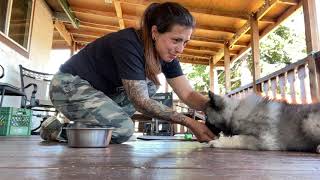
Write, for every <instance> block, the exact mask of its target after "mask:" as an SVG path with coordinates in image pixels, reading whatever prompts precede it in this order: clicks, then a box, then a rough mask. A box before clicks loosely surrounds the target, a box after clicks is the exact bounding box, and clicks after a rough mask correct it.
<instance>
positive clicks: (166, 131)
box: [144, 92, 174, 136]
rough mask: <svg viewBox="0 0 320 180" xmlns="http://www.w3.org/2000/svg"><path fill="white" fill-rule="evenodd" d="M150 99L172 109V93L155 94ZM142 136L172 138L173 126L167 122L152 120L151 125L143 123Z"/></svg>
mask: <svg viewBox="0 0 320 180" xmlns="http://www.w3.org/2000/svg"><path fill="white" fill-rule="evenodd" d="M152 99H154V100H156V101H158V102H160V103H161V104H164V105H166V106H168V107H171V108H172V107H173V95H172V92H167V93H156V94H155V95H154V96H153V97H152ZM144 134H146V135H155V136H173V135H174V126H173V124H172V123H170V122H168V121H164V120H161V119H157V118H152V121H151V123H145V127H144Z"/></svg>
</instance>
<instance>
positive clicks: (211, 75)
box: [209, 59, 215, 92]
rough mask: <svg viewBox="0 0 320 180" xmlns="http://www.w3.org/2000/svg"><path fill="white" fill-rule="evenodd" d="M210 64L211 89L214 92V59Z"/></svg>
mask: <svg viewBox="0 0 320 180" xmlns="http://www.w3.org/2000/svg"><path fill="white" fill-rule="evenodd" d="M209 66H210V71H209V89H210V91H211V92H214V86H215V84H214V65H213V59H210V60H209Z"/></svg>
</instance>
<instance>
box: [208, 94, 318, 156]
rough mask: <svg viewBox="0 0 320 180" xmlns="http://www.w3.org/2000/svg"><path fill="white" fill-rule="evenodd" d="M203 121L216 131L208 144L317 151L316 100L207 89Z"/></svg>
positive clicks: (226, 146)
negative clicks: (308, 101) (229, 94)
mask: <svg viewBox="0 0 320 180" xmlns="http://www.w3.org/2000/svg"><path fill="white" fill-rule="evenodd" d="M209 97H210V101H209V102H208V106H207V109H206V114H207V117H208V118H207V120H206V125H207V126H208V127H209V128H210V129H211V131H212V132H213V133H214V134H216V135H218V134H221V132H222V134H223V135H221V136H220V137H219V138H218V139H215V140H212V141H210V142H209V145H210V146H211V147H216V148H229V149H250V150H288V151H312V152H318V153H320V145H319V144H320V104H311V105H298V104H295V105H294V104H287V103H285V102H277V101H272V100H269V99H266V98H263V97H260V96H258V95H255V94H251V95H248V96H246V97H245V98H243V99H235V98H229V97H222V96H219V95H215V94H213V93H212V92H209Z"/></svg>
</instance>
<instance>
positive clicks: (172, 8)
mask: <svg viewBox="0 0 320 180" xmlns="http://www.w3.org/2000/svg"><path fill="white" fill-rule="evenodd" d="M153 25H155V26H157V29H158V32H159V33H165V32H170V31H171V29H172V27H173V26H174V25H181V26H186V27H190V28H194V27H195V21H194V18H193V17H192V15H191V13H190V12H189V11H188V10H187V9H186V8H184V7H183V6H181V5H180V4H178V3H173V2H165V3H152V4H150V5H149V6H148V7H147V9H146V10H145V11H144V15H143V17H142V20H141V36H142V37H141V38H142V41H143V44H144V56H145V59H146V62H145V71H146V76H147V78H149V79H150V80H151V81H153V82H154V83H155V84H156V85H160V82H159V80H158V77H157V74H159V73H160V72H161V65H160V61H159V56H158V54H157V51H156V49H155V46H154V41H153V39H152V33H151V28H152V26H153Z"/></svg>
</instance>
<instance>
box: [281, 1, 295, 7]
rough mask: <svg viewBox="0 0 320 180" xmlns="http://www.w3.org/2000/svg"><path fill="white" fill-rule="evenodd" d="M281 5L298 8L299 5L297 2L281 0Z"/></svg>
mask: <svg viewBox="0 0 320 180" xmlns="http://www.w3.org/2000/svg"><path fill="white" fill-rule="evenodd" d="M279 3H282V4H287V5H291V6H296V5H298V4H299V2H298V1H297V0H281V1H280V2H279Z"/></svg>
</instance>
